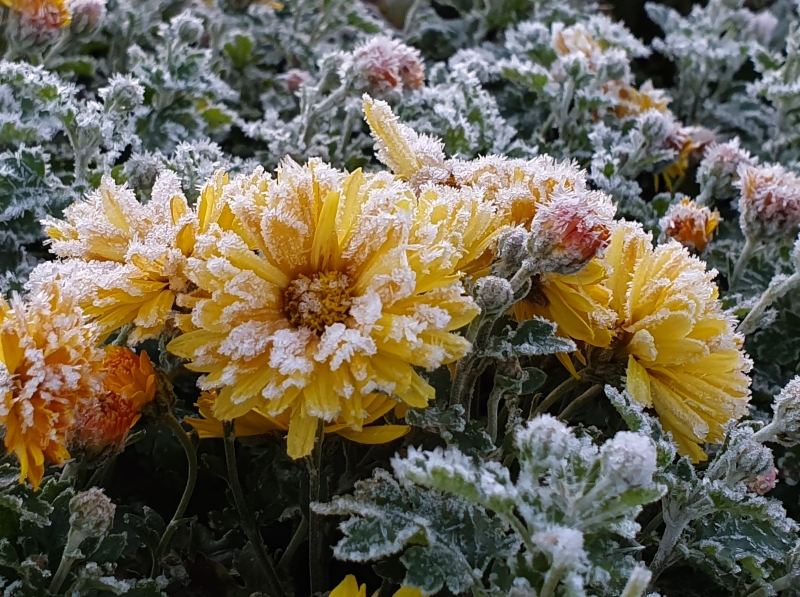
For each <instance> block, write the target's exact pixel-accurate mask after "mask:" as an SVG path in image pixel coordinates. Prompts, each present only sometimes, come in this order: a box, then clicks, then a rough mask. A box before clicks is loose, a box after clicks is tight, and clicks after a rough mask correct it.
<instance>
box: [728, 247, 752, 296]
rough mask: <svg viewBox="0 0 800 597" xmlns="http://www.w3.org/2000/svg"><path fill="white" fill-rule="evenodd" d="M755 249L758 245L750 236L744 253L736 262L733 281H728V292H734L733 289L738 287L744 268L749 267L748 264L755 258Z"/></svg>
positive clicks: (732, 275)
mask: <svg viewBox="0 0 800 597" xmlns="http://www.w3.org/2000/svg"><path fill="white" fill-rule="evenodd" d="M755 249H756V243H755V242H754V241H753V239H752V238H750V237H749V236H748V237H747V238H746V240H745V242H744V248H743V249H742V253H741V255H739V259H737V260H736V265H735V266H734V267H733V273H732V274H731V279H730V280H728V290H733V288H734V287H735V286H736V283H737V282H738V281H739V278H741V277H742V274H743V273H744V268H745V266H746V265H747V262H748V261H750V258H751V257H752V256H753V251H755Z"/></svg>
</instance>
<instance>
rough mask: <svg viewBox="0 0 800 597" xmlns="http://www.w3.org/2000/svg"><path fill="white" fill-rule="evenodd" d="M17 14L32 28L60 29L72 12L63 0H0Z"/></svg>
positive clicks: (66, 22)
mask: <svg viewBox="0 0 800 597" xmlns="http://www.w3.org/2000/svg"><path fill="white" fill-rule="evenodd" d="M0 2H2V3H3V4H5V5H6V6H8V7H10V8H11V10H12V11H13V12H15V13H17V14H19V16H20V19H21V20H22V22H23V23H24V24H25V25H26V26H27V27H30V28H32V29H42V30H53V29H61V28H62V27H66V26H67V25H69V24H70V21H71V20H72V13H71V12H70V9H69V7H68V6H67V4H68V3H67V2H66V1H65V0H0Z"/></svg>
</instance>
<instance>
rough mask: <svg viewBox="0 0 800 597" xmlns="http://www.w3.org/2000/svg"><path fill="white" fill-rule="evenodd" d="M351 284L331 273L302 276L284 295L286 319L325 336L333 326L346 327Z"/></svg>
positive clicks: (340, 274) (295, 280) (335, 273)
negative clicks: (324, 333) (326, 331)
mask: <svg viewBox="0 0 800 597" xmlns="http://www.w3.org/2000/svg"><path fill="white" fill-rule="evenodd" d="M351 303H352V300H351V299H350V280H349V279H348V278H347V276H346V275H344V274H342V273H340V272H336V271H332V272H320V273H316V274H312V275H311V276H304V275H302V274H301V275H299V276H298V277H297V278H295V279H294V280H292V281H291V282H290V283H289V286H287V287H286V291H285V292H284V294H283V305H284V311H285V313H286V318H287V319H288V320H289V323H291V324H292V325H293V326H296V327H305V328H309V329H312V330H314V331H315V332H323V331H325V328H327V327H328V326H331V325H333V324H334V323H344V321H345V320H346V319H347V315H348V313H349V312H350V305H351Z"/></svg>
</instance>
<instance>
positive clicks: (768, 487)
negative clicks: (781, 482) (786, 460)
mask: <svg viewBox="0 0 800 597" xmlns="http://www.w3.org/2000/svg"><path fill="white" fill-rule="evenodd" d="M745 484H746V485H747V489H749V490H750V491H752V492H753V493H757V494H758V495H766V494H767V493H769V492H770V491H772V490H773V489H775V486H776V485H777V484H778V469H776V468H775V467H774V466H773V467H772V469H770V471H769V472H767V473H764V474H763V475H759V476H758V477H755V478H753V479H750V480H749V481H747V482H746V483H745Z"/></svg>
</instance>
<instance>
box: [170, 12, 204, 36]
mask: <svg viewBox="0 0 800 597" xmlns="http://www.w3.org/2000/svg"><path fill="white" fill-rule="evenodd" d="M170 26H171V27H172V28H174V29H175V30H176V31H177V32H178V36H179V37H180V38H181V41H182V42H183V43H186V44H194V43H197V42H198V41H200V38H201V37H202V36H203V32H204V28H203V21H201V20H200V19H198V18H197V17H195V16H193V15H192V14H191V13H189V12H182V13H181V14H179V15H178V16H176V17H175V18H174V19H172V21H171V22H170Z"/></svg>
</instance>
